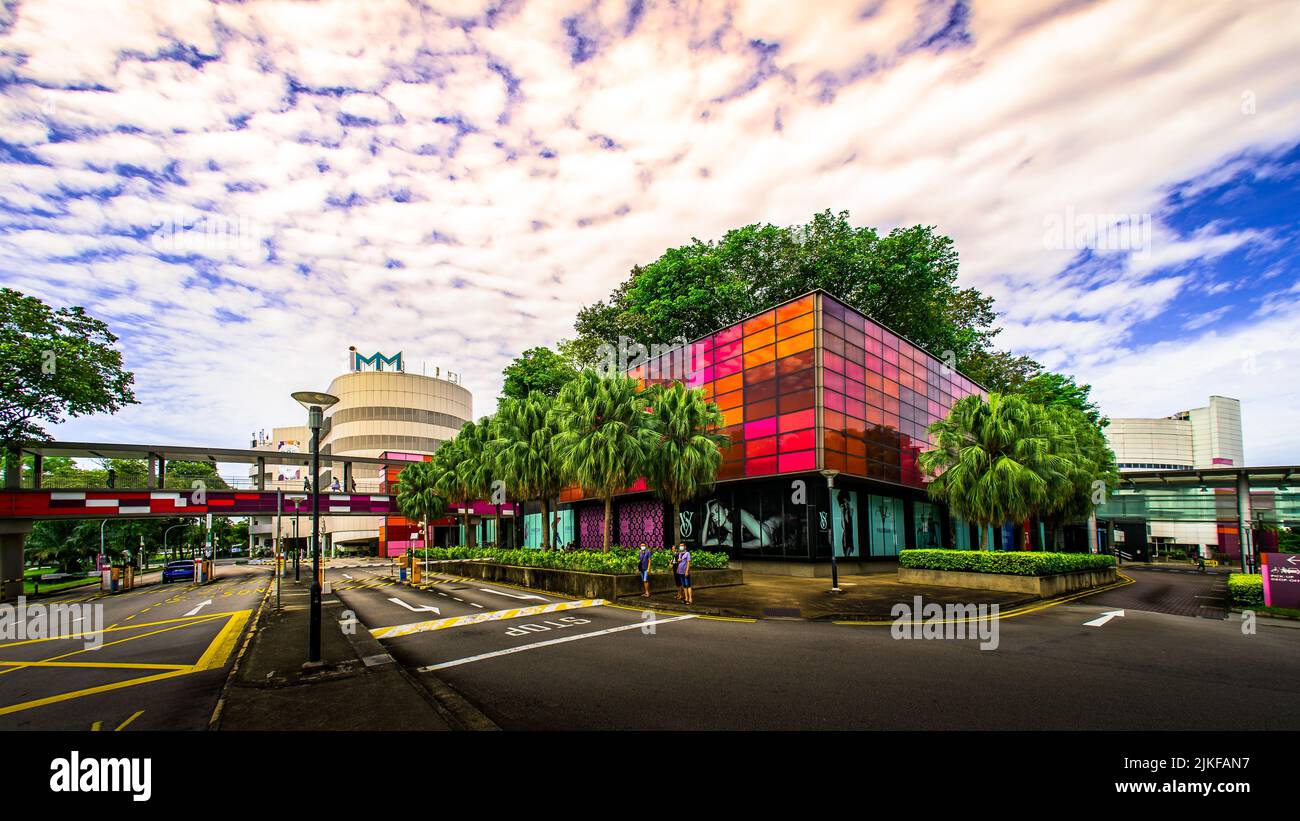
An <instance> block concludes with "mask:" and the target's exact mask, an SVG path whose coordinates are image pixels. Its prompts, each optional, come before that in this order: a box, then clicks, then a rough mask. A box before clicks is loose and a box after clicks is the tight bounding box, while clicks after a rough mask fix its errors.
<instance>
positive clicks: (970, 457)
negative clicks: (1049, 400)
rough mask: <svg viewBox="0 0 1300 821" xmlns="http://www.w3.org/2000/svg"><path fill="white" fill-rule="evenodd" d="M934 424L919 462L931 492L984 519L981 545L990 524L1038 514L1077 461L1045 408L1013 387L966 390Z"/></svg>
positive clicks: (979, 522) (975, 519)
mask: <svg viewBox="0 0 1300 821" xmlns="http://www.w3.org/2000/svg"><path fill="white" fill-rule="evenodd" d="M929 432H930V435H931V437H932V439H933V441H934V442H935V447H934V448H933V449H931V450H928V451H926V452H924V453H922V454H921V456H920V459H919V465H920V468H921V470H923V471H924V472H925V473H926V474H927V475H929V476H931V477H933V478H932V479H931V481H930V484H929V492H930V495H931V497H932V498H934V499H938V500H940V501H943V502H946V503H947V505H948V507H949V509H950V510H952V512H953V513H955V514H957V515H958V516H960V517H962V518H963V519H965V520H967V521H969V522H973V523H975V524H977V525H979V526H980V548H981V549H984V548H985V529H986V528H987V527H989V526H993V525H1000V524H1002V523H1003V522H1005V521H1008V520H1010V521H1016V522H1020V521H1024V520H1027V519H1029V518H1031V517H1033V516H1034V515H1035V514H1037V513H1038V512H1039V511H1041V510H1043V509H1044V508H1045V506H1046V505H1048V503H1049V502H1050V497H1051V493H1052V491H1053V490H1054V489H1059V488H1060V487H1061V485H1062V482H1063V481H1064V479H1063V477H1065V476H1068V475H1070V472H1071V470H1072V469H1073V465H1072V463H1071V462H1070V459H1069V456H1068V454H1066V453H1064V452H1063V449H1062V447H1061V444H1060V441H1059V439H1058V437H1059V436H1060V431H1059V429H1058V428H1057V426H1056V425H1055V424H1054V423H1053V421H1052V420H1051V419H1050V418H1049V416H1048V414H1047V412H1046V411H1045V410H1044V409H1043V408H1041V407H1039V406H1037V405H1034V404H1032V403H1030V402H1028V401H1026V400H1025V399H1024V398H1023V397H1021V396H1017V395H1014V394H998V393H992V394H989V397H988V400H987V401H985V400H982V399H981V398H980V397H978V396H967V397H963V398H962V399H959V400H958V401H957V402H956V403H955V404H954V405H953V407H952V410H951V411H950V412H949V414H948V416H947V418H945V419H940V420H938V421H937V422H934V423H933V424H931V425H930V428H929Z"/></svg>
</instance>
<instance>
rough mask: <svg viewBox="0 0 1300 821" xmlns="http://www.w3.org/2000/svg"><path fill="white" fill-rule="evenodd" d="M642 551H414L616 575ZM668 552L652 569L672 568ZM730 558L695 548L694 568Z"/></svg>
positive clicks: (628, 569) (633, 566)
mask: <svg viewBox="0 0 1300 821" xmlns="http://www.w3.org/2000/svg"><path fill="white" fill-rule="evenodd" d="M638 552H640V551H639V549H638V548H631V547H611V548H610V549H609V552H608V553H602V552H600V551H596V550H506V549H504V548H496V547H432V548H429V549H428V550H416V551H414V553H415V556H416V558H417V559H424V558H425V556H426V554H427V555H428V559H429V560H430V561H435V562H436V561H466V560H468V559H486V560H488V561H491V562H496V563H497V564H508V565H513V566H515V567H547V568H551V569H554V570H579V571H582V572H583V573H609V574H613V575H619V574H628V573H636V572H637V553H638ZM668 556H669V551H667V550H656V551H654V555H653V557H652V558H651V559H650V569H651V570H652V571H654V572H657V573H667V572H669V570H668ZM727 561H728V557H727V554H726V553H710V552H708V551H705V550H692V551H691V568H692V569H698V570H720V569H724V568H726V567H727Z"/></svg>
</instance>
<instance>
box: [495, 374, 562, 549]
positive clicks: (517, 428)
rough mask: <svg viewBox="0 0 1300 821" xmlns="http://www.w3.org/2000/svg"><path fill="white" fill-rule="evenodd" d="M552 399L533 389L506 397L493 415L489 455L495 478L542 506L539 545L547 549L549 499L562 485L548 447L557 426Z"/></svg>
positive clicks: (514, 493)
mask: <svg viewBox="0 0 1300 821" xmlns="http://www.w3.org/2000/svg"><path fill="white" fill-rule="evenodd" d="M553 405H554V402H553V400H552V399H551V398H550V397H548V396H546V395H545V394H543V393H541V392H539V391H534V392H532V393H530V394H528V395H527V396H526V397H524V398H522V399H506V400H504V401H502V402H501V404H500V405H499V406H498V408H497V412H496V416H495V417H493V434H494V436H493V440H492V446H491V450H492V454H493V457H494V459H495V462H496V469H497V472H498V474H499V478H500V479H501V480H502V481H504V482H505V483H506V487H507V488H509V489H510V492H511V495H512V497H513V498H515V499H524V500H526V501H530V500H532V499H538V500H540V501H541V506H542V546H543V547H544V548H546V549H550V548H551V547H552V546H553V545H552V542H551V520H550V501H551V499H552V498H554V497H555V496H557V495H558V494H559V492H560V490H562V489H563V487H564V484H565V475H564V472H563V470H562V469H561V465H560V462H559V460H558V459H557V458H556V456H555V448H554V447H552V444H553V440H554V439H555V435H556V433H558V432H559V431H558V429H557V428H556V426H555V422H554V419H553V418H552V415H551V408H552V406H553Z"/></svg>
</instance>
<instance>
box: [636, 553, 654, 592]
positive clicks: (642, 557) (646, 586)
mask: <svg viewBox="0 0 1300 821" xmlns="http://www.w3.org/2000/svg"><path fill="white" fill-rule="evenodd" d="M650 556H651V553H650V548H648V547H646V546H645V542H642V543H641V552H640V553H638V554H636V563H637V567H638V568H640V570H641V598H643V599H648V598H650Z"/></svg>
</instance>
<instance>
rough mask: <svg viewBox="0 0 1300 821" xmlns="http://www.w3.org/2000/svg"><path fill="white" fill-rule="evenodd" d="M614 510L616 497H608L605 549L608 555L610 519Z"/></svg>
mask: <svg viewBox="0 0 1300 821" xmlns="http://www.w3.org/2000/svg"><path fill="white" fill-rule="evenodd" d="M613 510H614V497H613V496H606V497H605V548H604V552H606V553H608V552H609V525H610V518H611V514H612V513H613Z"/></svg>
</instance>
